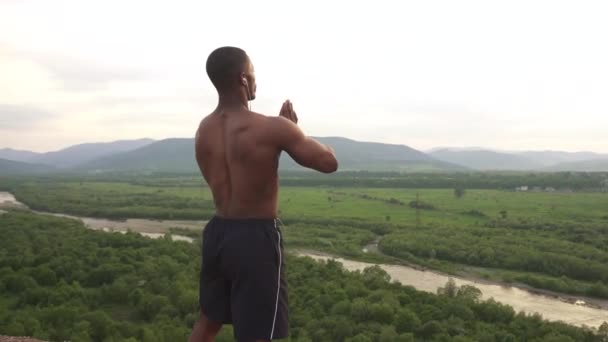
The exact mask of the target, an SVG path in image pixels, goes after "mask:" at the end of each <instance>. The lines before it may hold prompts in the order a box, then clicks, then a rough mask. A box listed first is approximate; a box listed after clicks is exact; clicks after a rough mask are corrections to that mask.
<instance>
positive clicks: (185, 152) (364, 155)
mask: <svg viewBox="0 0 608 342" xmlns="http://www.w3.org/2000/svg"><path fill="white" fill-rule="evenodd" d="M316 139H317V140H319V141H320V142H321V143H324V144H327V145H330V146H332V147H333V148H334V150H335V151H336V155H337V156H338V162H339V164H340V170H341V171H346V170H365V171H399V172H455V171H456V172H458V171H491V170H505V171H546V172H553V171H608V154H599V153H593V152H562V151H523V152H518V151H497V150H490V149H483V148H478V147H476V148H436V149H433V150H430V151H427V152H426V153H425V152H422V151H419V150H416V149H414V148H411V147H409V146H406V145H395V144H384V143H377V142H361V141H355V140H351V139H347V138H342V137H317V138H316ZM280 169H281V170H298V169H303V168H302V167H301V166H299V165H298V164H296V163H295V162H294V161H293V160H292V159H291V158H290V157H289V156H288V155H287V154H286V153H283V154H282V155H281V160H280ZM114 171H117V172H120V171H135V172H138V171H146V172H154V171H158V172H183V173H191V172H198V167H197V165H196V162H195V160H194V141H193V139H192V138H170V139H164V140H158V141H155V140H152V139H138V140H120V141H115V142H109V143H86V144H79V145H74V146H70V147H67V148H65V149H61V150H58V151H53V152H46V153H37V152H31V151H21V150H14V149H10V148H4V149H0V174H22V173H28V174H31V173H34V174H35V173H48V172H85V173H91V172H94V173H102V172H114Z"/></svg>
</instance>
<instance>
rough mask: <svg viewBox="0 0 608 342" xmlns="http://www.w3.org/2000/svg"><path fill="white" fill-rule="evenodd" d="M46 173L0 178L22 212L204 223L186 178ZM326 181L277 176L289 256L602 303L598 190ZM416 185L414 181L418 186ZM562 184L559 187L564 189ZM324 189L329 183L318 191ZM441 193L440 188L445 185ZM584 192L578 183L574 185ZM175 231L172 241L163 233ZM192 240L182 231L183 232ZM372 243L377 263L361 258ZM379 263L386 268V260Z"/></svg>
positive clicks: (607, 261) (375, 178)
mask: <svg viewBox="0 0 608 342" xmlns="http://www.w3.org/2000/svg"><path fill="white" fill-rule="evenodd" d="M478 176H479V180H478V181H479V182H481V184H485V183H484V182H490V181H492V180H493V181H494V182H495V185H496V184H508V183H509V182H512V183H513V184H519V185H522V184H526V185H530V186H531V185H533V184H535V183H532V180H535V181H536V182H537V184H543V185H546V186H549V185H551V186H552V187H555V188H559V185H557V184H558V183H559V182H566V183H564V184H569V185H568V186H571V187H573V188H574V187H575V186H574V185H576V184H579V185H580V184H586V183H585V182H589V184H596V190H597V186H599V185H597V184H602V182H604V177H606V175H605V174H599V173H598V174H568V173H563V174H547V175H545V174H529V175H528V174H480V175H478ZM119 178H120V177H119V176H118V175H102V176H96V177H94V176H80V177H78V178H74V177H71V178H70V177H68V176H57V177H48V178H10V179H8V178H7V179H4V180H0V188H1V189H6V190H10V191H11V192H12V193H13V194H14V195H15V196H16V197H17V199H19V200H20V201H22V202H24V203H26V204H27V205H29V206H30V207H31V208H33V209H37V210H42V211H51V212H60V213H70V214H76V215H82V216H93V217H106V218H116V219H120V218H137V217H139V218H157V219H207V218H210V217H211V216H212V215H213V211H214V209H213V202H212V198H211V193H210V191H209V189H208V188H207V187H205V186H203V182H202V180H201V178H200V176H198V177H180V176H178V175H171V174H165V175H156V176H149V177H136V176H133V175H124V176H123V180H122V181H118V179H119ZM450 178H451V179H452V180H451V183H450V184H451V185H455V183H458V184H456V185H455V186H454V187H449V188H444V189H434V188H427V189H410V188H399V187H395V188H387V187H384V186H381V187H375V188H368V187H358V185H361V184H360V183H356V182H355V181H353V179H362V180H363V181H364V182H372V183H373V182H380V183H381V182H384V181H391V180H395V181H399V182H401V181H404V182H410V181H411V182H414V181H420V182H421V183H422V184H427V185H429V186H438V185H442V184H444V182H448V180H449V179H450ZM330 179H334V178H330V177H325V176H323V175H314V176H313V175H311V174H304V173H288V174H286V175H285V178H284V180H283V182H285V183H289V182H290V181H294V182H299V183H298V184H299V185H298V186H295V185H294V186H287V185H286V186H283V187H282V188H281V192H280V206H279V207H280V216H281V218H282V220H283V222H284V223H285V224H286V226H287V227H289V229H288V230H287V231H286V242H287V243H288V245H289V246H290V247H298V248H304V249H313V250H318V251H324V252H328V253H333V254H337V255H342V256H346V257H351V258H356V259H365V260H369V261H379V260H383V261H387V260H390V261H391V262H399V261H403V262H410V263H416V264H420V265H424V266H427V267H431V268H437V269H441V270H443V271H447V272H451V273H456V274H464V275H468V274H470V273H473V274H475V275H477V276H484V277H487V278H490V279H494V280H500V281H507V282H517V283H525V284H528V285H530V286H533V287H537V288H543V289H549V290H555V291H560V292H566V293H572V294H581V295H589V296H593V297H601V298H608V278H607V275H608V267H607V266H606V265H608V234H607V233H608V219H607V217H608V216H607V215H608V209H607V208H608V193H606V192H599V191H588V192H584V191H578V192H570V191H527V192H516V191H511V190H488V189H474V188H470V187H465V186H463V185H462V184H468V183H467V182H468V181H471V182H472V181H474V180H475V178H474V177H473V176H471V175H467V174H453V175H446V174H437V175H428V174H427V175H425V176H424V177H423V176H421V175H412V174H409V175H399V174H391V173H376V174H370V173H345V174H343V175H341V177H338V178H335V179H334V180H340V181H342V180H344V182H347V181H349V180H350V181H351V186H350V187H346V186H345V184H346V183H344V184H340V183H339V182H338V183H335V182H334V183H332V182H329V183H324V184H325V185H322V186H321V185H319V186H301V185H303V184H306V182H317V181H320V182H326V181H328V180H330ZM425 182H426V183H425ZM568 182H570V183H571V184H570V183H568ZM328 184H334V186H329V185H328ZM445 184H447V183H445ZM585 187H586V186H583V185H581V188H585ZM175 233H176V234H177V233H178V232H177V231H175ZM190 234H191V235H192V233H190ZM374 240H380V243H379V248H380V251H381V252H382V253H383V254H384V255H371V254H365V253H363V252H362V251H361V249H362V248H363V247H364V246H365V245H367V244H368V243H370V242H372V241H374ZM389 257H391V259H389Z"/></svg>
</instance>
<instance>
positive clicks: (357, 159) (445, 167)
mask: <svg viewBox="0 0 608 342" xmlns="http://www.w3.org/2000/svg"><path fill="white" fill-rule="evenodd" d="M315 139H317V140H318V141H319V142H321V143H323V144H326V145H329V146H331V147H332V148H333V149H334V150H335V151H336V156H337V157H338V163H339V168H340V170H342V171H346V170H366V171H386V170H391V171H463V170H466V169H467V168H466V167H462V166H459V165H454V164H452V163H446V162H443V161H440V160H437V159H434V158H432V157H430V156H429V155H428V154H426V153H423V152H421V151H418V150H415V149H413V148H411V147H408V146H406V145H393V144H383V143H376V142H361V141H355V140H351V139H347V138H340V137H325V138H322V137H317V138H315ZM280 166H281V169H283V170H291V169H301V168H302V167H301V166H299V165H298V164H296V163H295V162H294V161H293V160H292V159H291V158H290V157H289V156H288V155H287V154H286V153H283V154H282V156H281V164H280Z"/></svg>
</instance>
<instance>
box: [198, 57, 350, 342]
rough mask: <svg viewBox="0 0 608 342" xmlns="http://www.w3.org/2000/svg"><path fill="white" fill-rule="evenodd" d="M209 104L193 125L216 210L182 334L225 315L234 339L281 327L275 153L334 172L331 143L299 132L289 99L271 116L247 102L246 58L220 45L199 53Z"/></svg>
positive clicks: (250, 76) (283, 299)
mask: <svg viewBox="0 0 608 342" xmlns="http://www.w3.org/2000/svg"><path fill="white" fill-rule="evenodd" d="M207 74H208V75H209V78H210V79H211V82H212V83H213V85H214V86H215V88H216V89H217V91H218V94H219V104H218V106H217V108H216V109H215V110H214V111H213V112H212V113H211V114H210V115H208V116H207V117H205V118H204V119H203V120H202V121H201V123H200V126H199V128H198V131H197V132H196V139H195V150H196V160H197V162H198V166H199V168H200V170H201V173H202V174H203V177H204V178H205V180H206V181H207V183H208V184H209V187H210V188H211V192H212V193H213V200H214V202H215V208H216V215H215V216H214V217H213V218H212V219H211V220H210V221H209V223H208V224H207V226H206V227H205V229H204V231H203V256H202V268H201V273H200V290H199V302H200V307H201V316H200V319H199V320H198V321H197V322H196V324H195V326H194V329H193V331H192V335H191V336H190V341H192V342H199V341H214V338H215V336H216V335H217V333H218V332H219V330H220V328H221V327H222V324H224V323H232V324H233V326H234V336H235V338H236V339H237V340H238V341H248V342H249V341H270V340H272V339H280V338H285V337H287V335H288V308H287V283H286V281H285V277H284V270H285V268H284V257H283V244H282V236H281V231H280V229H279V226H278V225H277V214H278V203H277V199H278V189H279V183H278V174H277V168H278V165H279V156H280V154H281V152H282V151H285V152H287V153H288V154H289V155H290V156H291V157H292V158H293V159H294V160H295V161H296V162H297V163H298V164H300V165H302V166H305V167H308V168H311V169H314V170H317V171H320V172H324V173H331V172H335V171H336V170H337V168H338V162H337V160H336V157H335V155H334V152H333V150H332V149H331V148H330V147H328V146H325V145H322V144H320V143H319V142H317V141H316V140H313V139H311V138H309V137H306V136H305V135H304V133H302V131H301V130H300V128H299V127H298V126H297V123H298V117H297V115H296V112H295V111H294V110H293V106H292V104H291V102H290V101H289V100H287V101H285V103H283V107H282V108H281V111H280V114H279V116H274V117H271V116H265V115H262V114H258V113H255V112H252V111H250V110H249V109H248V106H247V105H248V101H251V100H253V99H255V93H256V88H257V86H256V82H255V74H254V70H253V65H252V64H251V61H250V60H249V57H248V56H247V54H246V53H245V51H243V50H241V49H238V48H235V47H222V48H219V49H217V50H215V51H213V52H212V53H211V54H210V55H209V58H208V59H207Z"/></svg>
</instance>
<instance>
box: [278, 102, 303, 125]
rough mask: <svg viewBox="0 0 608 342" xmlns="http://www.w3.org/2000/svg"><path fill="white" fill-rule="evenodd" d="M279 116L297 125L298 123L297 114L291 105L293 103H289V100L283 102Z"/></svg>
mask: <svg viewBox="0 0 608 342" xmlns="http://www.w3.org/2000/svg"><path fill="white" fill-rule="evenodd" d="M279 116H282V117H284V118H285V119H287V120H289V121H291V122H293V123H295V124H297V123H298V116H297V115H296V112H295V111H294V110H293V105H292V104H291V101H289V100H286V101H285V102H283V106H282V107H281V111H280V112H279Z"/></svg>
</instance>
